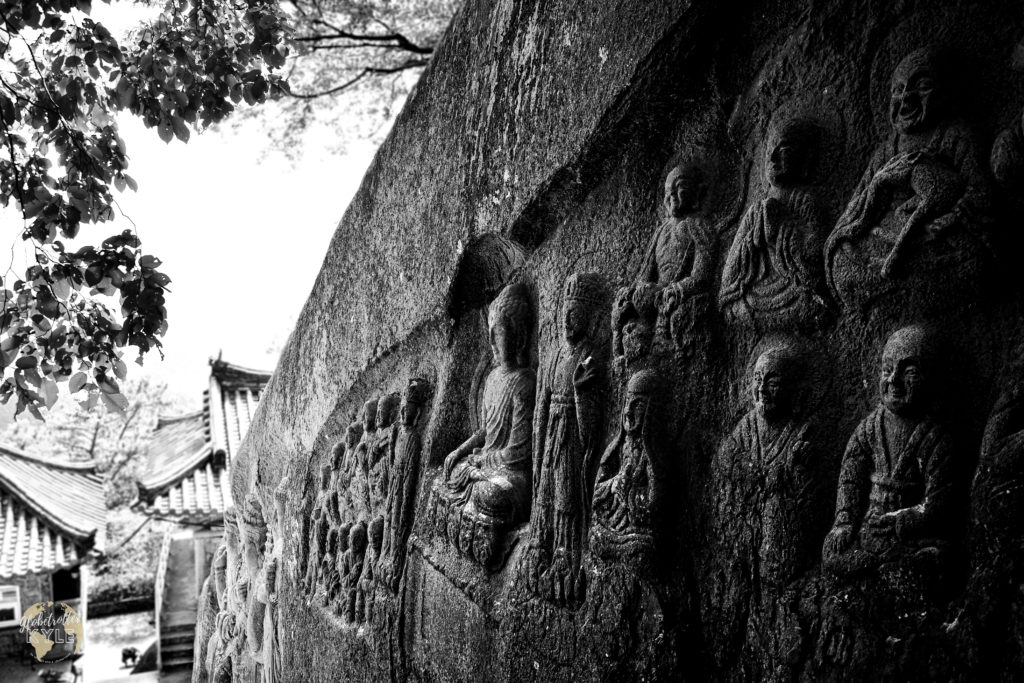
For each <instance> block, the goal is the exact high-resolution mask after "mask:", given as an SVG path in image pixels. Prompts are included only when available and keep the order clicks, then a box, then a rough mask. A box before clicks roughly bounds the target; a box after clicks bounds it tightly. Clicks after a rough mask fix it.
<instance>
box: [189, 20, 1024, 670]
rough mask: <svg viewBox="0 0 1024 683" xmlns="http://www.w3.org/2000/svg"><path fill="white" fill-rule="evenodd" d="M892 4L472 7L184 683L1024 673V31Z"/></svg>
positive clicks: (318, 339) (286, 392)
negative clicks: (1023, 250)
mask: <svg viewBox="0 0 1024 683" xmlns="http://www.w3.org/2000/svg"><path fill="white" fill-rule="evenodd" d="M880 5H881V3H868V2H857V3H840V2H828V1H826V2H811V3H786V2H776V3H772V2H760V3H751V4H748V5H740V6H726V3H714V2H700V1H694V2H690V3H670V2H661V3H659V2H646V3H639V2H634V3H618V4H615V3H602V2H591V3H579V2H559V1H557V0H553V1H550V2H480V3H469V4H468V5H467V7H465V8H464V9H463V10H462V11H461V12H460V13H459V14H458V15H457V16H456V18H455V20H454V22H453V24H452V27H451V28H450V30H449V32H448V34H447V37H446V38H445V40H444V41H443V43H442V45H441V46H440V47H439V49H438V51H437V53H436V55H435V56H434V58H433V61H432V63H431V66H430V68H429V70H428V71H427V73H426V74H424V76H423V78H422V80H421V82H420V83H419V85H418V87H417V90H416V92H415V93H414V95H413V96H412V97H411V98H410V100H409V102H408V104H407V106H406V108H405V110H404V111H403V112H402V114H401V115H400V117H399V119H398V121H397V122H396V125H395V128H394V130H393V132H392V134H391V135H390V137H389V138H388V140H387V141H386V143H385V144H384V146H383V147H382V148H381V150H380V152H379V153H378V155H377V158H376V159H375V161H374V163H373V165H372V167H371V168H370V170H369V172H368V173H367V176H366V178H365V180H364V183H363V187H362V188H361V189H360V191H359V193H358V194H357V196H356V198H355V199H354V201H353V203H352V205H351V206H350V207H349V209H348V211H347V212H346V214H345V216H344V218H343V219H342V221H341V224H340V225H339V227H338V230H337V233H336V234H335V237H334V240H333V242H332V244H331V246H330V249H329V251H328V254H327V256H326V258H325V261H324V265H323V268H322V270H321V273H320V276H319V278H318V280H317V283H316V285H315V287H314V290H313V292H312V293H311V296H310V299H309V301H308V303H307V305H306V307H305V310H304V311H303V314H302V316H301V317H300V320H299V322H298V325H297V327H296V329H295V331H294V333H293V335H292V338H291V340H290V341H289V344H288V346H287V348H286V350H285V351H284V353H283V355H282V359H281V363H280V365H279V367H278V369H277V371H276V373H275V376H274V379H273V380H272V382H271V385H270V386H269V387H268V390H267V392H266V394H265V396H264V399H263V400H262V402H261V406H260V410H259V412H258V414H257V416H256V419H255V421H254V423H253V425H252V427H251V429H250V432H249V436H248V438H247V440H246V442H245V445H244V447H243V449H242V454H241V455H240V457H239V459H238V461H237V462H236V463H235V466H234V473H233V493H234V498H235V500H236V501H239V503H238V514H237V518H235V517H229V519H228V521H227V525H228V532H227V534H226V541H225V543H226V552H225V561H224V565H225V567H224V571H223V572H222V573H221V579H220V580H219V581H212V582H210V584H209V588H208V589H207V590H210V591H216V593H217V595H216V596H215V597H216V599H215V600H212V601H210V600H203V601H202V602H203V604H207V603H208V602H209V603H210V604H216V605H218V606H219V612H220V614H219V616H218V618H217V620H216V629H215V632H214V633H212V634H210V633H200V634H197V638H198V639H207V640H209V639H211V638H212V640H210V642H209V647H208V648H207V650H208V651H209V652H210V653H211V657H210V660H209V668H208V669H206V668H200V669H197V678H196V680H205V679H203V678H201V676H203V675H205V674H206V673H208V672H209V673H211V674H213V675H216V676H220V677H222V678H223V677H227V676H231V677H233V678H235V679H239V680H243V679H244V680H253V679H254V678H258V679H260V680H267V681H278V680H281V681H310V680H322V681H333V680H388V679H392V680H405V679H413V680H428V681H435V680H436V681H457V680H488V681H491V680H493V681H521V680H538V681H542V680H543V681H547V680H591V679H592V680H609V681H612V680H626V679H637V680H679V679H694V680H718V679H727V680H797V679H803V680H829V679H831V680H842V679H859V678H863V677H865V676H869V675H870V676H878V677H880V678H882V679H893V680H914V679H922V680H923V679H929V680H934V679H937V678H938V679H965V680H966V679H977V678H978V677H986V678H992V677H998V676H1003V677H1006V678H1011V679H1012V678H1014V677H1017V676H1019V675H1021V673H1022V672H1024V659H1022V656H1024V654H1022V649H1021V645H1020V644H1021V637H1020V636H1019V635H1018V634H1020V632H1021V628H1022V627H1021V623H1020V622H1021V619H1020V617H1019V613H1020V611H1021V608H1022V604H1024V603H1021V601H1020V598H1019V590H1018V586H1019V585H1020V584H1021V577H1020V570H1019V569H1018V554H1019V551H1018V548H1019V537H1020V534H1019V531H1018V529H1017V527H1018V526H1019V520H1020V514H1019V513H1020V510H1021V506H1022V505H1024V493H1021V490H1022V484H1021V482H1022V481H1024V468H1022V467H1021V465H1020V464H1018V463H1019V462H1024V461H1021V456H1022V455H1024V453H1022V448H1024V446H1022V445H1021V444H1022V442H1021V434H1022V433H1024V423H1022V420H1024V417H1022V416H1021V414H1020V400H1021V399H1020V395H1021V391H1020V387H1021V386H1022V382H1024V364H1022V360H1021V356H1020V352H1019V350H1018V349H1019V348H1020V342H1021V341H1024V336H1022V332H1024V331H1022V330H1021V329H1020V322H1021V317H1020V304H1021V290H1020V284H1019V278H1018V277H1016V273H1015V269H1014V266H1015V261H1016V252H1017V250H1018V249H1019V247H1020V245H1021V239H1020V237H1019V236H1018V229H1017V226H1018V225H1020V222H1021V220H1022V219H1024V211H1022V208H1024V206H1022V204H1021V202H1020V199H1019V197H1020V189H1021V182H1022V180H1024V130H1022V128H1021V125H1022V124H1021V118H1020V116H1021V115H1020V111H1021V107H1022V106H1024V73H1021V70H1022V69H1024V47H1019V46H1018V40H1020V39H1021V37H1022V36H1024V16H1021V15H1020V13H1019V8H1017V7H1016V4H1015V3H1012V2H1009V1H1006V2H994V3H993V2H989V3H977V4H969V5H966V6H963V3H954V2H928V3H925V2H912V1H909V0H908V1H907V2H899V3H889V4H888V5H885V6H880ZM324 200H325V201H327V200H329V198H325V199H324Z"/></svg>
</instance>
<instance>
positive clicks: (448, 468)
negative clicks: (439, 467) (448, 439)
mask: <svg viewBox="0 0 1024 683" xmlns="http://www.w3.org/2000/svg"><path fill="white" fill-rule="evenodd" d="M464 457H466V454H465V453H463V452H462V451H461V450H459V449H455V450H454V451H452V452H451V453H449V454H448V456H447V457H446V458H445V459H444V478H445V479H451V476H452V470H453V469H455V466H456V465H458V464H459V461H460V460H462V459H463V458H464Z"/></svg>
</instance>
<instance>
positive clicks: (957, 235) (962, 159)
mask: <svg viewBox="0 0 1024 683" xmlns="http://www.w3.org/2000/svg"><path fill="white" fill-rule="evenodd" d="M942 66H943V64H942V63H941V61H940V60H939V58H938V57H937V55H936V53H935V52H933V51H932V50H930V49H920V50H916V51H914V52H911V53H910V54H909V55H907V56H906V57H905V58H904V59H903V61H902V62H900V64H899V66H897V67H896V69H895V71H894V72H893V75H892V89H891V96H890V100H889V121H890V123H891V124H892V128H893V132H892V135H891V136H890V137H889V139H888V140H887V141H886V143H885V144H883V145H881V146H880V147H879V148H878V149H877V150H876V152H875V154H874V156H873V157H872V159H871V162H870V164H869V165H868V168H867V170H866V171H865V172H864V176H863V177H862V178H861V181H860V183H859V184H858V185H857V188H856V189H855V190H854V193H853V197H852V198H851V199H850V202H849V204H848V205H847V207H846V210H845V212H844V213H843V215H842V216H841V217H840V218H839V221H838V222H837V223H836V227H835V229H834V230H833V231H832V234H831V235H830V236H829V239H828V241H827V242H826V244H825V263H826V268H827V269H828V276H829V280H830V284H831V286H832V288H833V289H834V290H835V291H836V292H837V293H838V294H839V296H840V297H841V298H847V299H849V298H852V297H855V296H857V290H858V289H860V288H863V280H864V278H865V277H866V275H865V274H864V273H862V272H861V271H865V272H867V268H866V265H865V264H866V263H871V264H873V265H874V267H875V268H876V269H877V270H871V271H870V272H872V273H874V272H877V273H880V275H881V278H882V279H883V280H887V279H891V278H894V277H896V276H897V275H906V274H912V273H914V272H915V271H919V270H921V269H922V268H923V269H925V270H927V269H934V268H937V267H943V266H952V267H962V266H963V264H964V262H965V261H967V260H969V259H970V258H971V254H972V252H973V254H974V255H975V256H977V255H979V254H980V253H982V252H983V251H985V250H987V249H988V247H987V235H986V234H985V229H986V225H987V221H986V219H985V214H986V212H987V211H989V209H990V206H989V199H988V187H987V182H986V180H985V176H984V173H983V172H982V164H981V161H980V158H979V155H978V149H977V146H976V144H975V141H974V138H973V136H972V134H971V132H970V131H969V129H968V127H967V125H966V123H964V122H963V121H962V120H960V119H958V118H956V117H955V116H954V115H953V111H952V107H951V106H950V105H953V104H955V103H954V102H953V97H952V94H951V92H950V88H949V85H950V84H949V82H948V79H947V78H946V76H947V74H946V73H945V72H944V70H943V68H942ZM858 253H859V254H860V255H858ZM912 256H913V257H914V258H913V261H912V260H911V257H912ZM874 277H877V276H874Z"/></svg>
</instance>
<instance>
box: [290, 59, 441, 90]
mask: <svg viewBox="0 0 1024 683" xmlns="http://www.w3.org/2000/svg"><path fill="white" fill-rule="evenodd" d="M426 65H427V60H426V59H409V60H406V61H405V62H403V63H401V64H399V65H398V66H395V67H390V68H382V67H367V68H365V69H363V70H362V71H360V72H359V73H358V74H356V75H355V76H354V77H353V78H350V79H349V80H347V81H345V82H344V83H342V84H341V85H337V86H335V87H333V88H330V89H328V90H324V91H321V92H316V93H295V92H288V95H290V96H291V97H294V98H296V99H299V100H312V99H316V98H317V97H326V96H327V95H334V94H336V93H339V92H341V91H342V90H346V89H347V88H351V87H352V86H353V85H355V84H356V83H358V82H359V81H361V80H363V79H364V78H366V77H367V76H377V75H385V74H395V73H399V72H401V71H406V70H408V69H416V68H419V67H421V66H426Z"/></svg>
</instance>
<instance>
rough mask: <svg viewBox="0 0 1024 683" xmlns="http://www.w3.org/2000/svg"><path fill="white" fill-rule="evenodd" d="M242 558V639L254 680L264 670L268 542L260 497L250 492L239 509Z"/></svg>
mask: <svg viewBox="0 0 1024 683" xmlns="http://www.w3.org/2000/svg"><path fill="white" fill-rule="evenodd" d="M242 510H243V511H242V523H241V524H240V525H239V530H240V531H241V532H242V559H243V560H244V562H245V571H246V574H247V576H248V577H249V581H250V587H249V596H248V597H249V602H248V606H247V608H246V610H245V642H246V645H247V648H248V652H249V656H250V657H251V658H252V660H253V661H254V662H255V671H256V680H258V681H262V680H263V676H264V674H265V672H266V668H265V663H266V662H265V658H264V651H263V643H264V638H263V627H264V623H265V619H266V610H267V602H268V596H267V577H266V573H265V570H264V567H265V561H264V560H265V558H264V549H265V548H266V545H267V523H266V521H265V520H264V517H263V506H262V505H261V504H260V500H259V497H258V496H257V495H256V494H255V493H252V494H250V495H249V498H248V499H247V500H246V504H245V506H244V507H243V509H242Z"/></svg>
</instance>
